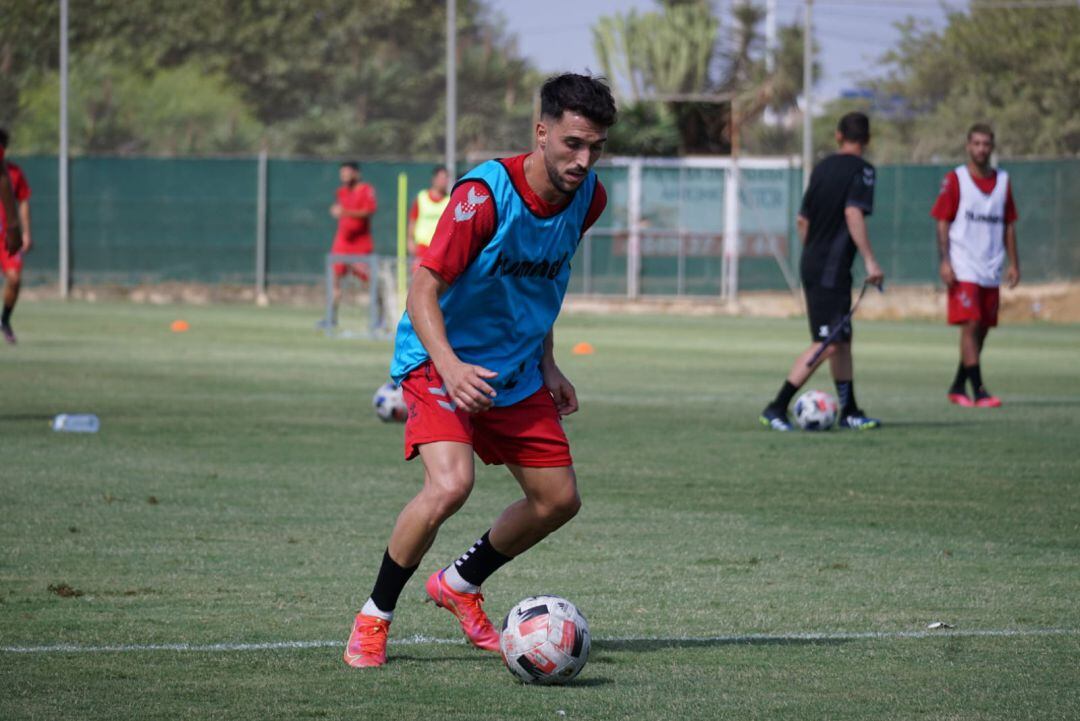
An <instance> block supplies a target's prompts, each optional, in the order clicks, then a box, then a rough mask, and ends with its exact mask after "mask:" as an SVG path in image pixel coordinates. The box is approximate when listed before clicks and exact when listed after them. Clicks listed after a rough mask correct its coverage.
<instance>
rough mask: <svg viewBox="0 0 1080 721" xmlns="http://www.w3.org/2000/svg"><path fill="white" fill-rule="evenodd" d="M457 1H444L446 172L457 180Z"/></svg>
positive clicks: (451, 178)
mask: <svg viewBox="0 0 1080 721" xmlns="http://www.w3.org/2000/svg"><path fill="white" fill-rule="evenodd" d="M456 141H457V0H446V170H447V172H449V173H450V182H451V183H452V182H453V181H454V180H455V179H456V178H457V171H456V170H455V168H456V166H457V157H456V156H457V143H456Z"/></svg>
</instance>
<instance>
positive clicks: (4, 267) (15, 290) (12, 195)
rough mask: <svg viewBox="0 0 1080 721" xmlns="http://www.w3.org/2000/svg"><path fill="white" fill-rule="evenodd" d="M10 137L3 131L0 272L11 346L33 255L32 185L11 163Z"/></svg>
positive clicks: (2, 317) (3, 320) (2, 318)
mask: <svg viewBox="0 0 1080 721" xmlns="http://www.w3.org/2000/svg"><path fill="white" fill-rule="evenodd" d="M8 140H9V136H8V133H7V131H6V130H4V129H3V128H0V175H2V177H3V180H4V181H6V182H4V183H3V185H4V186H6V187H0V196H2V197H0V240H2V241H3V242H0V271H2V272H3V274H4V281H5V282H4V310H3V313H2V314H0V333H2V334H3V336H4V340H6V341H7V342H8V343H10V344H12V345H14V344H15V331H14V330H12V328H11V314H12V312H13V311H14V310H15V303H16V301H18V299H19V287H20V284H21V282H22V267H23V255H25V254H26V253H28V252H29V251H30V246H31V240H30V185H29V183H27V182H26V176H25V175H23V172H22V169H21V168H20V167H19V166H18V165H15V164H14V163H10V162H7V161H6V160H5V159H4V156H5V154H6V151H7V145H8Z"/></svg>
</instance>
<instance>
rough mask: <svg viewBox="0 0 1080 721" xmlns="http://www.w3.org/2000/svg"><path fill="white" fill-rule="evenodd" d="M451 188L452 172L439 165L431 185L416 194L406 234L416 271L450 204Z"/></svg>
mask: <svg viewBox="0 0 1080 721" xmlns="http://www.w3.org/2000/svg"><path fill="white" fill-rule="evenodd" d="M449 189H450V173H449V172H447V170H446V166H443V165H438V166H436V167H435V170H434V171H433V172H432V173H431V185H430V186H429V187H428V188H426V189H424V190H421V191H420V192H419V193H417V194H416V199H415V200H414V201H413V204H412V207H411V208H409V224H408V228H407V229H406V233H405V235H406V238H407V239H408V243H409V255H411V256H413V257H414V258H415V259H416V264H415V265H414V267H413V271H414V272H415V271H416V269H417V268H419V267H420V261H421V260H423V258H424V253H425V252H426V251H427V249H428V246H430V245H431V239H432V238H433V237H434V236H435V227H436V226H437V225H438V224H439V218H441V217H442V214H443V211H444V210H446V206H447V205H449V204H450V196H449V195H447V191H448V190H449Z"/></svg>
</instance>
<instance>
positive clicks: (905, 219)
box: [11, 156, 1080, 296]
mask: <svg viewBox="0 0 1080 721" xmlns="http://www.w3.org/2000/svg"><path fill="white" fill-rule="evenodd" d="M11 159H12V160H13V161H14V162H17V163H19V164H20V165H21V166H22V167H23V170H24V171H25V172H26V175H27V177H28V179H29V182H30V185H31V188H32V191H33V195H32V199H31V208H32V212H33V237H34V241H35V248H34V251H33V253H32V254H31V255H30V256H29V257H28V258H27V264H26V271H25V272H26V276H27V279H28V281H29V282H46V281H48V282H52V281H55V280H56V278H57V276H58V236H59V233H58V227H57V220H56V219H57V217H58V193H57V182H58V171H57V161H56V158H54V157H40V156H39V157H25V158H19V157H12V158H11ZM1002 165H1003V167H1005V168H1006V169H1007V170H1008V171H1009V172H1010V174H1011V177H1012V182H1013V193H1014V195H1015V197H1016V202H1017V206H1018V209H1019V212H1020V221H1019V223H1018V226H1017V233H1018V237H1019V245H1020V255H1021V262H1022V265H1023V270H1024V278H1025V280H1026V281H1029V282H1030V281H1034V282H1039V281H1055V280H1073V279H1076V278H1078V277H1080V203H1077V202H1076V201H1075V197H1076V194H1075V190H1073V189H1075V188H1077V187H1080V160H1047V161H1026V160H1025V161H1013V162H1008V161H1003V163H1002ZM951 167H952V165H897V166H882V167H879V168H878V180H877V190H876V197H875V211H874V214H873V215H872V216H871V218H870V220H869V229H870V236H871V240H872V243H873V245H874V247H875V250H876V252H877V254H878V257H879V259H880V261H881V263H882V265H883V267H884V268H885V271H886V273H887V275H888V277H889V279H890V282H892V283H899V284H905V283H907V284H911V283H933V282H935V279H936V278H937V252H936V246H935V240H934V224H933V221H932V220H931V218H930V217H929V212H930V207H931V206H932V205H933V202H934V198H935V197H936V194H937V191H938V188H939V185H940V182H941V179H942V177H943V176H944V175H945V173H946V172H947V171H948V170H949V169H950V168H951ZM337 168H338V164H337V162H335V161H323V160H283V159H271V160H269V162H268V164H267V197H266V200H267V204H266V207H267V215H266V229H267V231H266V232H267V277H268V280H269V282H270V283H271V284H273V283H288V282H318V281H319V280H320V279H321V277H322V268H323V256H324V254H325V253H326V252H327V251H328V250H329V247H330V242H331V239H332V237H333V234H334V228H335V221H334V219H333V218H331V217H330V215H329V206H330V204H331V203H332V202H333V199H334V192H335V189H336V188H337V184H338V181H337V173H338V170H337ZM362 168H363V173H364V179H365V181H367V182H370V183H372V184H373V185H374V186H375V189H376V194H377V196H378V200H379V211H378V212H377V213H376V214H375V216H374V219H373V234H374V237H375V243H376V248H377V251H378V252H380V253H385V254H392V253H393V252H394V250H395V247H396V245H395V238H396V223H397V211H396V207H397V198H396V193H397V176H398V174H399V173H401V172H405V173H406V174H407V176H408V179H409V189H410V191H409V192H410V195H412V194H413V193H415V192H416V191H417V190H419V189H420V188H422V187H425V186H426V184H427V182H428V179H429V177H430V172H431V168H432V164H430V163H404V162H403V163H389V162H368V163H364V164H363V165H362ZM600 176H601V179H602V180H603V182H604V184H605V186H606V187H607V189H608V194H609V204H608V210H607V212H606V213H605V215H604V216H603V218H602V219H601V221H600V222H599V223H598V224H597V226H596V232H594V233H591V234H590V237H589V238H588V240H587V242H586V243H584V244H583V245H582V248H581V251H580V252H579V253H578V256H577V257H576V258H575V260H574V276H573V280H572V285H571V292H589V293H598V294H626V293H627V291H628V279H629V277H630V275H631V273H628V268H629V269H630V271H631V272H632V271H633V270H634V259H632V258H631V257H630V256H631V251H630V246H629V245H628V243H627V238H628V235H629V231H630V224H631V222H632V218H633V217H634V215H633V212H632V211H633V208H632V206H633V205H634V203H637V204H638V207H637V212H638V214H639V215H638V217H639V218H640V221H639V225H640V228H639V230H640V231H641V233H642V235H641V237H640V243H641V255H640V256H639V257H637V259H636V262H637V266H636V268H637V277H636V281H637V284H638V285H639V290H640V293H641V294H643V295H650V294H663V295H670V294H688V295H703V296H707V295H717V294H718V293H719V292H720V285H721V277H722V265H723V263H722V258H721V255H720V252H719V250H718V248H719V243H720V242H721V241H722V238H723V231H724V222H723V219H724V207H723V204H724V183H725V182H726V176H725V173H724V171H722V170H716V169H709V168H701V167H698V168H693V167H686V168H680V167H674V166H670V165H669V166H668V167H646V168H644V169H643V170H642V171H641V176H640V178H639V179H638V181H637V186H635V187H637V188H638V193H639V196H638V198H637V199H634V198H632V197H631V196H632V194H633V192H634V188H632V187H631V186H632V185H634V184H633V183H631V182H630V177H629V173H628V169H627V167H625V166H620V165H618V164H616V165H609V166H606V167H603V168H601V169H600ZM740 177H741V185H740V238H741V244H742V253H741V258H740V264H739V287H740V288H741V289H747V290H752V289H770V288H771V289H779V288H784V287H786V286H787V279H786V278H785V274H784V270H785V268H782V267H781V264H780V263H779V262H778V260H777V258H776V257H772V256H770V255H769V254H768V253H762V252H760V248H757V249H756V250H755V248H756V246H757V245H759V244H760V243H761V240H762V238H764V237H766V236H769V237H780V238H782V239H783V243H782V247H780V248H779V251H780V252H779V257H780V260H781V261H782V263H783V264H786V270H787V271H788V273H789V277H790V271H791V270H792V269H795V268H797V267H798V253H799V243H798V241H797V239H796V237H795V235H794V223H793V221H794V216H795V214H796V212H797V210H798V204H799V201H800V195H801V191H800V189H801V178H802V176H801V171H800V170H799V169H798V168H771V169H757V170H755V169H753V168H748V169H746V170H743V171H742V174H741V176H740ZM257 179H258V160H257V159H255V158H250V159H203V158H200V159H171V158H170V159H161V158H105V157H80V158H75V159H73V160H72V161H71V229H70V230H71V264H72V268H71V270H72V276H71V277H72V280H73V282H74V283H76V284H80V283H81V284H88V283H99V282H118V283H135V282H154V281H160V280H178V281H194V282H207V283H222V282H228V283H251V282H253V280H254V278H255V258H256V251H255V246H256V232H257V231H256V228H257V217H256V213H257V208H258V197H257V189H258V182H257Z"/></svg>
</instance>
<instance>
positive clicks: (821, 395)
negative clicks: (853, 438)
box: [795, 391, 838, 431]
mask: <svg viewBox="0 0 1080 721" xmlns="http://www.w3.org/2000/svg"><path fill="white" fill-rule="evenodd" d="M837 410H838V408H837V404H836V399H835V398H833V397H832V396H831V395H829V394H828V393H826V392H824V391H807V392H806V393H803V394H802V395H801V396H799V399H798V400H796V401H795V423H797V424H798V426H799V428H802V429H803V430H804V431H827V430H829V429H830V428H832V427H833V424H834V423H836V415H837Z"/></svg>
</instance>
